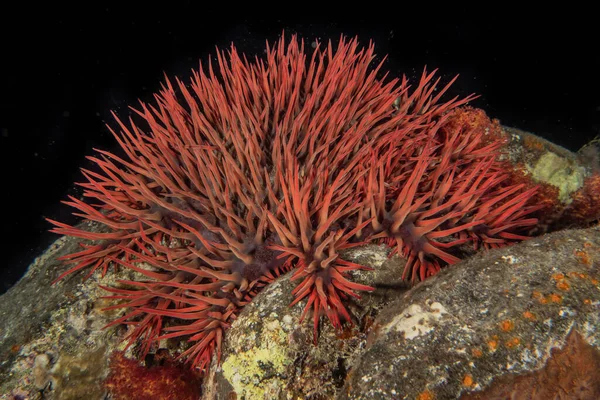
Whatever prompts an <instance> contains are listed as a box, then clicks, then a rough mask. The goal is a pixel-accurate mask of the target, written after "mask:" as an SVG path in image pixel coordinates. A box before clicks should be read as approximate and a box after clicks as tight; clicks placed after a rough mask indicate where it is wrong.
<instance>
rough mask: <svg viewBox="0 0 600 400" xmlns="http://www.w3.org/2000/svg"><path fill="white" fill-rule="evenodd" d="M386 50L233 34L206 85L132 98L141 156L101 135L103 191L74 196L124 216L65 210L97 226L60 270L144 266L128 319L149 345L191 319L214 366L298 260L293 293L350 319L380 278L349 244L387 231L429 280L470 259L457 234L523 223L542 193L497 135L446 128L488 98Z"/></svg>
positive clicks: (131, 292) (193, 348)
mask: <svg viewBox="0 0 600 400" xmlns="http://www.w3.org/2000/svg"><path fill="white" fill-rule="evenodd" d="M374 57H375V55H374V47H373V45H372V44H371V45H369V46H368V47H367V48H359V45H358V42H357V40H356V39H354V40H347V39H345V38H344V37H342V38H341V39H340V41H339V44H338V46H337V49H336V50H334V48H333V44H332V43H331V42H330V43H329V44H328V45H327V47H326V48H325V49H321V47H320V46H319V45H318V46H317V47H316V49H315V50H314V52H313V54H312V56H311V58H310V60H309V61H308V62H307V60H306V58H307V56H306V54H305V51H304V43H303V42H301V41H298V40H297V39H296V38H295V37H294V38H292V40H291V41H290V42H289V44H287V45H286V41H285V39H284V38H282V39H281V40H280V41H279V42H278V44H277V45H276V46H275V47H273V48H271V47H270V46H269V45H267V56H266V60H260V59H258V58H257V59H256V60H254V61H248V60H247V58H246V57H245V56H243V55H240V54H239V53H238V52H237V50H236V49H235V47H233V46H232V48H231V50H229V51H228V52H227V53H225V52H219V53H218V54H217V64H218V72H216V71H215V69H214V68H213V65H212V63H210V62H209V63H208V65H207V66H203V65H201V66H200V69H199V70H198V71H194V72H193V76H192V79H191V82H190V83H189V84H185V83H184V82H183V81H181V80H179V79H176V80H175V81H174V82H172V81H170V80H166V82H165V84H164V86H163V88H162V90H161V91H160V93H159V94H157V95H156V96H155V104H154V105H150V104H145V103H141V105H140V108H139V109H134V111H135V113H136V114H137V116H138V117H139V119H140V120H141V122H135V121H134V120H133V119H130V121H129V123H125V122H123V121H121V120H120V119H119V118H118V117H117V116H116V115H115V118H116V120H117V122H118V125H119V130H118V131H116V130H113V129H111V131H112V133H113V134H114V136H115V138H116V140H117V141H118V143H119V145H120V146H121V148H122V150H123V152H124V154H125V155H124V156H118V155H116V154H113V153H110V152H107V151H104V150H98V153H99V156H96V157H90V159H91V160H92V161H94V162H95V163H96V165H97V166H98V168H99V170H98V171H89V170H85V171H84V175H85V177H86V179H87V182H85V183H82V184H81V186H83V187H84V188H85V192H84V197H86V198H87V199H89V200H90V201H92V202H94V203H96V204H88V203H87V202H84V201H82V200H79V199H76V198H70V201H67V202H66V203H67V204H69V205H70V206H72V207H74V208H75V209H77V210H78V211H77V213H76V215H79V216H81V217H83V218H86V219H88V220H92V221H96V222H98V223H100V224H102V225H104V226H105V227H106V228H107V232H105V233H92V232H87V231H84V230H82V229H79V228H75V227H71V226H68V225H66V224H63V223H61V222H58V221H52V220H50V222H52V223H53V224H54V225H55V228H54V230H53V231H54V232H56V233H59V234H65V235H70V236H75V237H80V238H84V239H91V240H94V241H95V242H96V243H95V244H93V245H83V247H84V249H83V250H82V251H80V252H78V253H75V254H71V255H69V256H66V257H64V260H65V261H66V262H68V263H70V264H73V266H72V267H71V268H70V269H69V270H68V271H66V272H65V273H64V274H62V275H61V276H60V277H59V278H58V279H59V280H60V279H61V278H62V277H64V276H65V275H67V274H70V273H73V272H76V271H79V270H82V269H89V270H90V272H89V273H93V272H94V271H96V270H101V271H102V273H103V274H105V273H107V272H108V269H109V268H110V266H111V265H115V266H122V267H125V268H129V269H131V270H132V271H135V272H137V273H138V274H139V276H140V279H139V280H131V281H121V282H120V283H121V287H106V288H105V289H106V290H107V291H109V292H111V293H112V294H111V296H109V297H110V298H113V299H118V300H122V302H121V303H119V304H116V305H114V306H112V307H111V308H126V309H127V310H128V311H127V313H126V314H125V315H124V316H123V317H121V318H119V319H117V320H116V321H114V322H113V324H121V323H123V324H127V325H130V326H131V327H132V330H131V334H130V336H129V340H130V341H131V342H135V341H137V340H138V339H141V340H142V341H143V343H144V347H143V349H144V351H145V352H147V351H148V350H149V349H150V347H151V345H152V344H153V343H155V342H156V341H157V340H160V339H167V338H174V337H180V336H187V337H188V341H189V342H190V344H191V345H190V347H189V349H188V350H187V351H186V352H184V353H183V354H182V356H183V357H186V358H187V359H188V360H189V361H190V362H191V363H192V365H194V366H196V367H198V368H199V369H204V368H205V367H206V366H207V365H208V363H209V362H210V360H211V358H212V355H213V353H215V352H216V353H217V357H220V347H221V342H222V339H223V334H224V331H225V330H226V329H227V328H228V327H229V326H230V324H231V322H232V321H233V320H234V319H235V318H236V316H237V314H238V313H239V311H240V309H241V308H242V307H243V306H244V305H245V304H247V303H248V302H249V301H251V299H252V298H253V297H254V296H255V295H256V294H257V293H258V292H259V291H260V290H261V288H262V287H264V286H265V285H266V284H268V283H269V282H271V281H272V280H273V279H275V278H276V277H277V276H279V275H281V274H282V273H284V272H287V271H289V270H294V271H295V272H294V275H293V279H296V280H299V281H300V283H299V284H298V286H297V288H296V290H295V292H294V294H295V296H296V298H295V300H294V303H293V304H295V303H297V302H300V301H302V300H304V299H306V300H307V304H306V306H305V309H304V315H306V314H307V313H308V312H309V311H311V310H312V311H313V319H314V329H315V338H316V334H317V329H318V324H319V320H320V317H321V316H322V315H325V316H326V317H327V318H328V319H329V320H330V321H331V323H332V324H333V325H334V326H335V327H340V326H341V324H342V322H343V321H351V316H350V314H349V313H348V311H347V309H346V300H347V298H348V297H358V293H357V292H359V291H364V290H371V289H372V288H370V287H368V286H365V285H360V284H357V283H354V282H352V279H351V271H353V270H357V269H361V268H364V267H362V266H360V265H357V264H353V263H350V262H348V261H345V260H342V259H341V258H340V257H339V256H338V254H339V251H340V250H343V249H345V248H348V247H350V246H355V245H358V244H361V243H363V242H365V241H367V240H377V239H382V240H386V241H387V242H388V243H390V244H395V245H396V246H397V250H398V251H399V252H401V253H402V254H404V255H406V256H407V258H408V260H409V262H408V264H407V271H408V272H411V273H410V274H408V272H406V273H405V274H406V276H407V278H409V277H410V278H411V279H413V280H417V279H424V278H425V277H426V276H429V275H431V274H433V273H435V272H436V271H437V270H438V269H439V268H440V266H441V265H442V264H443V263H452V262H455V261H456V260H458V258H457V256H455V255H452V254H450V253H449V252H447V251H445V250H442V249H447V248H450V247H454V246H457V245H458V244H462V243H466V242H469V241H474V240H480V241H483V242H485V243H500V242H501V243H505V242H506V241H507V240H508V239H517V238H521V236H518V237H517V236H516V235H517V234H516V233H515V230H518V229H519V228H522V227H525V226H529V225H531V224H532V223H534V222H535V221H534V220H532V219H524V216H526V215H527V214H528V213H530V212H531V211H532V210H533V209H532V208H528V207H524V205H525V203H527V200H528V199H529V197H530V195H531V192H523V191H522V190H521V189H522V187H519V186H506V185H503V184H502V182H503V178H502V176H503V175H502V174H501V173H500V171H499V170H500V169H501V165H500V164H498V162H497V161H496V156H497V154H496V153H495V151H496V150H497V149H498V140H497V139H493V138H492V139H489V140H488V142H486V141H485V140H484V139H483V137H482V135H481V134H479V133H477V132H475V131H473V130H469V129H458V130H448V131H446V130H444V127H445V126H446V127H449V126H451V125H448V121H449V118H450V117H451V116H452V115H454V116H456V115H459V114H452V110H457V108H458V107H460V106H462V105H464V104H465V103H466V102H468V101H469V100H471V99H472V98H473V97H472V96H469V97H467V98H465V99H457V98H455V99H452V100H450V101H447V102H440V99H441V97H442V96H443V94H444V93H445V92H446V90H447V88H448V87H449V85H450V84H452V82H450V83H449V84H448V85H446V86H445V87H443V88H441V89H440V88H439V87H438V86H439V85H438V84H439V79H438V80H434V76H435V75H434V73H427V72H424V73H423V75H422V77H421V79H420V81H419V82H418V84H417V85H416V86H415V87H414V88H412V87H410V85H409V82H408V80H407V79H406V78H403V79H402V80H401V81H400V80H397V79H392V80H389V81H388V82H386V79H385V77H383V78H381V77H379V76H378V75H379V74H380V69H381V64H379V65H378V66H375V67H374V68H372V67H371V63H372V61H373V59H374ZM511 235H512V236H511ZM167 320H168V324H166V323H165V322H166V321H167Z"/></svg>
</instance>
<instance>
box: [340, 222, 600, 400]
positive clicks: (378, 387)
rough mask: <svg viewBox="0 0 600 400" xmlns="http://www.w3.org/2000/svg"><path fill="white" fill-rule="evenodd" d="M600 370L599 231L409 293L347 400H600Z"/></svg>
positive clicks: (544, 243)
mask: <svg viewBox="0 0 600 400" xmlns="http://www.w3.org/2000/svg"><path fill="white" fill-rule="evenodd" d="M599 366H600V227H598V226H596V227H593V228H589V229H580V230H565V231H559V232H555V233H552V234H547V235H544V236H541V237H539V238H534V239H531V240H528V241H525V242H522V243H519V244H516V245H513V246H511V247H506V248H503V249H497V250H490V251H488V252H482V253H478V254H477V255H475V256H473V257H472V258H470V259H468V260H465V261H463V262H461V263H459V264H456V265H454V266H453V267H451V268H447V269H445V270H443V271H442V272H440V273H439V274H437V275H436V276H434V277H432V278H431V279H428V280H426V281H425V282H423V283H421V284H419V285H417V286H415V287H414V288H413V289H411V290H410V291H408V292H406V293H405V294H404V295H403V296H402V298H400V299H398V300H396V301H394V302H392V303H391V304H389V305H388V306H386V307H385V308H384V309H383V310H382V311H381V312H380V313H379V315H378V317H377V319H376V321H375V323H374V324H373V328H372V331H371V333H370V334H369V338H368V345H367V348H366V350H365V351H364V354H362V355H361V356H360V357H359V358H358V360H357V362H356V364H355V365H354V368H353V369H352V370H351V371H350V373H349V375H348V377H347V380H346V384H345V386H344V388H343V390H342V391H341V393H340V395H339V398H340V399H389V398H394V399H436V400H439V399H456V398H464V399H496V398H497V399H500V398H507V396H508V398H519V399H520V398H523V399H524V398H536V399H537V398H539V399H542V398H544V399H546V398H554V396H556V395H558V394H559V393H561V395H562V396H563V397H561V398H565V399H567V398H573V399H597V398H600V372H599V371H600V369H599V368H598V367H599ZM573 368H577V371H574V370H573ZM461 396H463V397H461ZM511 396H516V397H511ZM528 396H530V397H528ZM540 396H541V397H540Z"/></svg>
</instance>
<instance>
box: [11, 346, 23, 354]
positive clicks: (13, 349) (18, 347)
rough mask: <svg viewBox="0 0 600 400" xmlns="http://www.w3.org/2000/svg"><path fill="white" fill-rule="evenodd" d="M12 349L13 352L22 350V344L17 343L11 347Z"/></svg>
mask: <svg viewBox="0 0 600 400" xmlns="http://www.w3.org/2000/svg"><path fill="white" fill-rule="evenodd" d="M10 351H11V352H13V353H18V352H19V351H21V345H20V344H15V345H13V346H12V347H11V348H10Z"/></svg>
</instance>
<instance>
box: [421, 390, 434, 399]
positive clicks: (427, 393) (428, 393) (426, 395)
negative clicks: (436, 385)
mask: <svg viewBox="0 0 600 400" xmlns="http://www.w3.org/2000/svg"><path fill="white" fill-rule="evenodd" d="M433 399H435V396H434V395H433V393H432V392H431V391H430V390H429V389H428V390H426V391H424V392H421V393H419V394H418V396H417V400H433Z"/></svg>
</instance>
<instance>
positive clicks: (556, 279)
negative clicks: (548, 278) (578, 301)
mask: <svg viewBox="0 0 600 400" xmlns="http://www.w3.org/2000/svg"><path fill="white" fill-rule="evenodd" d="M552 279H554V280H555V281H562V280H563V279H565V274H561V273H558V274H554V275H552Z"/></svg>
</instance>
